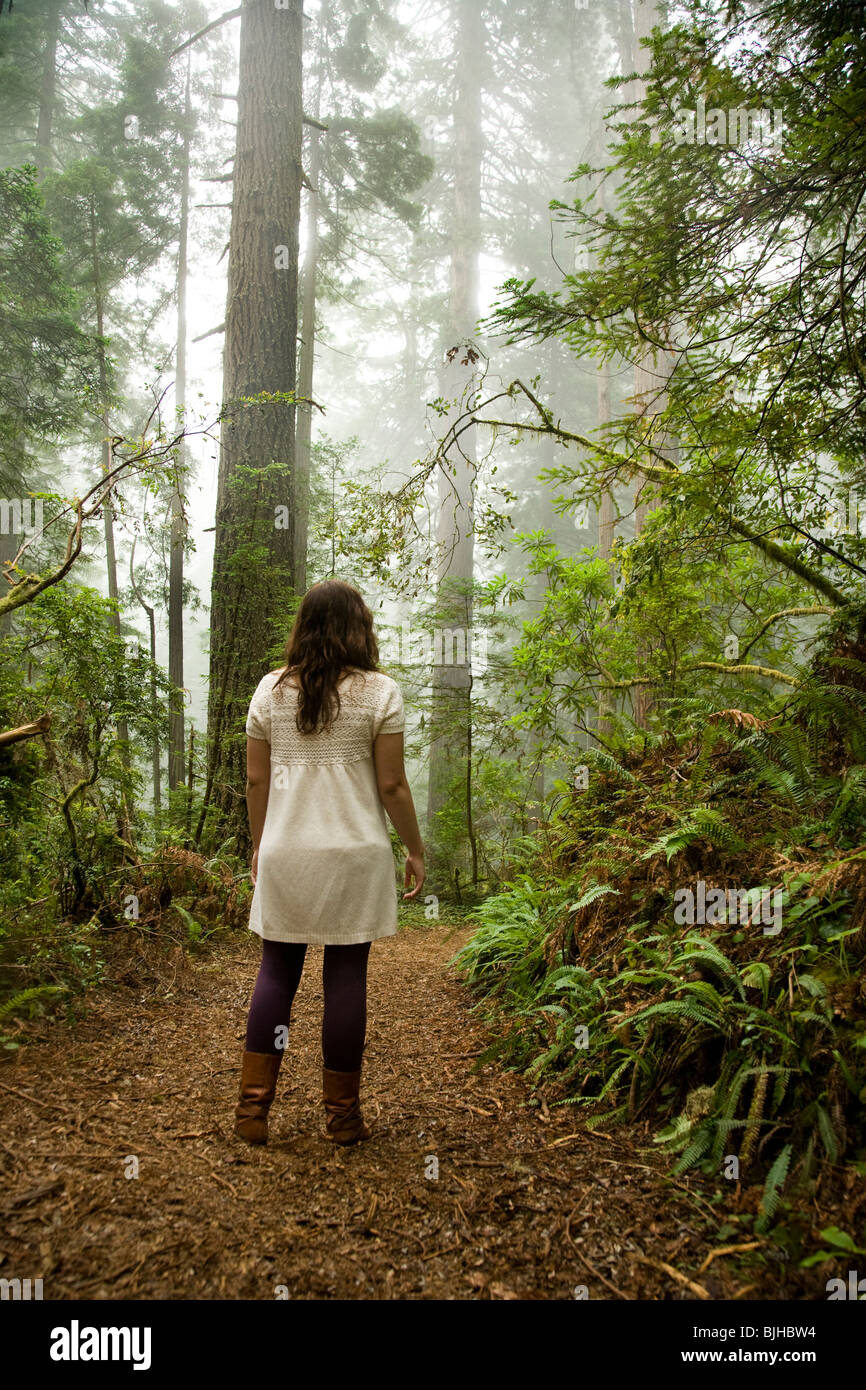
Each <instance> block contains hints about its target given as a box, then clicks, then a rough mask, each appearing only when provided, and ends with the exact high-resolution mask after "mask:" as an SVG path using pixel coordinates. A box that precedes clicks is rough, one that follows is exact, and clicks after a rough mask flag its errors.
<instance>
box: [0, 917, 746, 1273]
mask: <svg viewBox="0 0 866 1390" xmlns="http://www.w3.org/2000/svg"><path fill="white" fill-rule="evenodd" d="M468 935H469V932H468V929H466V928H461V929H460V930H454V929H449V928H448V927H446V926H443V925H440V924H435V925H431V926H429V927H426V928H417V927H413V928H411V929H409V930H401V931H400V932H399V933H398V935H397V936H395V937H391V938H387V939H385V940H383V941H379V942H377V943H376V944H375V945H374V947H373V950H372V953H371V957H370V969H369V1023H368V1033H367V1038H368V1042H367V1051H366V1054H365V1067H364V1074H363V1078H362V1090H361V1099H362V1103H363V1108H364V1113H365V1117H366V1118H367V1121H368V1123H371V1122H373V1121H375V1131H374V1134H373V1137H372V1138H371V1139H370V1140H368V1141H367V1142H366V1143H362V1144H359V1145H355V1146H353V1147H351V1148H348V1149H337V1148H335V1147H334V1146H332V1145H331V1144H329V1143H328V1142H327V1141H326V1140H324V1139H323V1138H322V1137H321V1135H322V1127H323V1116H322V1110H321V1102H320V1090H321V1083H320V1032H319V1030H320V1026H321V954H322V953H321V949H319V948H312V947H311V948H310V949H309V951H308V958H307V964H306V968H305V970H304V977H303V979H302V982H301V987H300V989H299V991H298V996H297V1000H296V1004H295V1009H294V1014H293V1019H292V1028H291V1036H290V1043H289V1050H288V1052H287V1055H286V1059H285V1061H284V1063H283V1067H282V1073H281V1077H280V1083H279V1087H278V1091H277V1099H276V1102H275V1104H274V1107H273V1109H272V1111H271V1139H270V1142H269V1143H268V1145H267V1147H264V1148H258V1149H256V1148H249V1147H248V1146H246V1145H244V1144H242V1143H241V1142H240V1141H238V1140H236V1139H235V1138H234V1136H233V1109H234V1105H235V1101H236V1097H237V1086H238V1080H239V1067H240V1056H241V1052H242V1046H243V1044H242V1040H243V1034H244V1025H245V1020H246V1010H247V1007H248V1003H249V998H250V993H251V989H252V984H253V980H254V977H255V972H256V969H257V963H258V951H259V948H258V942H257V941H256V940H254V938H252V937H251V936H249V935H248V934H246V933H244V934H243V935H240V936H232V937H230V938H228V939H227V940H225V941H223V942H221V943H219V944H216V945H214V946H213V948H212V949H211V950H209V951H207V952H206V953H202V954H200V955H198V956H197V957H194V958H193V959H192V960H189V961H187V963H186V964H182V963H181V964H179V965H178V967H177V970H176V974H175V978H174V980H173V981H172V980H171V979H170V978H169V979H167V980H164V981H158V982H157V988H155V989H154V990H153V991H152V992H151V993H150V994H149V995H147V996H143V995H142V988H141V984H140V983H139V984H138V985H137V987H129V986H127V987H122V988H120V989H116V990H111V991H108V990H98V991H96V992H95V993H94V995H93V996H92V998H91V1011H90V1012H89V1013H88V1014H87V1016H86V1018H85V1019H84V1020H83V1021H81V1022H79V1023H78V1024H77V1026H76V1027H75V1029H74V1030H72V1031H70V1030H68V1029H66V1028H65V1026H64V1027H63V1028H58V1027H54V1028H52V1029H51V1032H50V1037H51V1039H52V1041H51V1042H49V1043H47V1044H42V1045H32V1046H28V1047H24V1048H22V1049H21V1051H20V1052H19V1053H18V1054H16V1060H15V1061H14V1062H12V1063H11V1064H10V1065H7V1066H4V1067H3V1068H2V1069H0V1098H2V1109H3V1113H4V1117H5V1118H4V1123H3V1139H2V1141H0V1169H2V1189H3V1191H2V1198H0V1212H2V1215H3V1221H2V1223H0V1230H2V1232H3V1234H2V1245H0V1276H2V1277H5V1278H13V1277H15V1276H18V1277H21V1278H26V1277H32V1278H37V1277H40V1276H41V1277H42V1278H43V1280H44V1297H45V1298H46V1299H49V1298H54V1299H56V1298H60V1299H78V1298H98V1299H101V1298H106V1299H124V1298H145V1299H178V1298H180V1299H183V1298H191V1299H202V1298H232V1299H233V1298H262V1299H272V1298H274V1297H276V1296H277V1293H276V1290H277V1286H278V1285H285V1286H287V1289H288V1296H289V1297H291V1298H302V1299H303V1298H331V1299H333V1298H349V1299H388V1298H410V1299H411V1298H446V1299H477V1298H494V1299H508V1298H514V1297H518V1298H533V1299H573V1298H574V1297H575V1296H576V1295H575V1288H576V1286H579V1285H583V1286H585V1287H586V1289H587V1290H588V1295H589V1297H591V1298H601V1299H613V1298H617V1297H624V1298H650V1299H652V1298H663V1299H664V1298H695V1297H697V1296H700V1295H698V1294H696V1292H695V1290H694V1289H693V1288H690V1287H689V1286H688V1284H687V1283H685V1282H683V1280H684V1278H691V1279H693V1280H696V1281H697V1283H698V1284H700V1285H703V1286H704V1287H706V1289H707V1290H708V1292H710V1293H711V1294H712V1296H713V1297H733V1296H735V1295H736V1294H737V1292H738V1291H740V1292H743V1293H746V1289H745V1287H744V1286H743V1283H742V1277H740V1279H739V1280H737V1279H736V1278H735V1277H734V1275H733V1271H732V1270H731V1269H730V1262H729V1261H728V1260H727V1259H722V1260H718V1261H714V1262H713V1264H711V1265H710V1266H709V1268H708V1270H707V1271H706V1274H702V1275H698V1274H697V1270H698V1269H699V1267H700V1265H701V1262H702V1261H703V1259H704V1258H705V1256H706V1254H707V1253H708V1252H709V1250H710V1249H712V1248H713V1244H714V1242H713V1231H712V1229H711V1227H710V1228H708V1227H707V1226H706V1225H704V1223H702V1222H701V1221H700V1220H699V1219H698V1218H697V1217H696V1208H695V1206H694V1204H693V1203H692V1202H690V1201H689V1199H688V1196H687V1195H686V1194H685V1192H684V1191H683V1190H682V1189H677V1187H676V1186H674V1185H672V1184H671V1183H670V1181H668V1180H666V1179H665V1178H664V1176H663V1173H662V1171H661V1168H660V1166H659V1167H658V1168H656V1167H654V1166H652V1160H649V1161H647V1160H646V1157H645V1155H643V1154H642V1153H641V1152H639V1151H637V1150H635V1149H634V1148H632V1147H627V1146H626V1145H625V1144H623V1143H620V1142H614V1141H611V1140H610V1139H607V1138H605V1137H602V1136H600V1135H591V1134H588V1133H586V1132H585V1131H582V1130H579V1129H576V1128H575V1124H576V1122H575V1118H574V1114H573V1112H572V1110H571V1108H570V1107H568V1106H563V1107H555V1108H554V1109H553V1110H552V1111H550V1112H549V1113H545V1110H542V1109H538V1108H532V1107H529V1106H527V1101H528V1099H529V1096H530V1092H529V1088H528V1087H527V1086H526V1084H525V1083H524V1082H523V1081H522V1080H520V1078H518V1077H517V1076H515V1075H513V1074H511V1073H509V1072H503V1071H502V1070H500V1068H499V1067H498V1066H496V1065H485V1066H484V1068H483V1069H482V1070H481V1071H479V1072H478V1073H477V1074H476V1073H473V1071H472V1065H473V1054H475V1055H477V1054H478V1052H479V1051H480V1050H481V1049H482V1048H483V1046H484V1044H485V1043H486V1042H488V1041H489V1039H490V1034H489V1033H487V1032H486V1031H485V1029H484V1027H483V1026H482V1025H481V1024H480V1023H479V1021H478V1020H477V1019H475V1018H473V1017H472V1015H471V1013H470V1004H471V999H470V997H469V995H468V993H467V991H466V990H465V989H464V988H463V987H462V986H461V985H460V983H459V982H458V980H457V979H456V977H455V976H454V974H453V971H452V970H450V969H449V968H448V966H447V962H448V960H449V959H450V957H451V956H452V955H453V954H454V952H455V951H456V950H457V949H458V947H459V946H460V945H462V944H463V942H464V941H465V940H466V939H467V937H468ZM139 978H140V977H139ZM169 990H170V994H169V997H166V994H167V992H168V991H169ZM58 1034H60V1035H61V1036H60V1037H58ZM130 1156H135V1157H136V1158H137V1160H138V1165H139V1171H138V1176H137V1177H136V1178H127V1177H126V1176H125V1173H126V1171H129V1170H131V1168H132V1166H133V1165H132V1164H131V1163H130ZM431 1156H435V1158H436V1159H437V1160H438V1178H434V1177H433V1176H432V1173H433V1171H434V1167H435V1165H434V1163H433V1161H432V1159H431ZM428 1175H430V1176H428ZM662 1264H666V1265H668V1266H669V1267H671V1268H672V1269H675V1270H678V1271H679V1274H680V1278H679V1279H678V1278H676V1277H675V1275H674V1274H673V1273H672V1272H670V1271H665V1270H663V1269H662V1268H661V1265H662ZM726 1266H727V1267H728V1268H725V1267H726ZM723 1280H724V1282H722V1281H723ZM752 1287H754V1286H752ZM746 1296H747V1297H748V1293H746ZM752 1296H754V1294H753V1295H752ZM758 1296H760V1295H758Z"/></svg>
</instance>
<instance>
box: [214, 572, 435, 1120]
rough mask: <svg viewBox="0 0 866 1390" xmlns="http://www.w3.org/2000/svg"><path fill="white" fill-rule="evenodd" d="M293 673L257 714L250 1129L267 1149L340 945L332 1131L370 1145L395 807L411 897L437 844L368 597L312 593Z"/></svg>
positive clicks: (261, 690) (330, 1052)
mask: <svg viewBox="0 0 866 1390" xmlns="http://www.w3.org/2000/svg"><path fill="white" fill-rule="evenodd" d="M285 661H286V664H285V666H284V667H282V668H281V669H280V670H278V671H271V672H269V674H268V675H266V676H265V677H263V679H262V680H261V681H260V682H259V684H258V686H257V688H256V692H255V694H254V695H253V698H252V701H251V702H250V708H249V714H248V716H247V726H246V731H247V809H248V811H249V818H250V830H251V833H252V841H253V861H252V880H253V884H254V885H255V887H254V892H253V899H252V903H251V906H250V930H251V931H254V932H256V933H257V934H258V935H259V936H260V937H261V938H262V963H261V967H260V969H259V973H258V977H257V979H256V984H255V989H254V990H253V998H252V1003H251V1005H250V1013H249V1019H248V1022H247V1034H246V1048H245V1051H244V1056H243V1066H242V1074H241V1088H240V1099H239V1101H238V1106H237V1110H236V1112H235V1114H236V1124H235V1130H236V1133H237V1134H238V1135H239V1136H240V1138H242V1139H244V1140H246V1141H247V1143H249V1144H265V1143H267V1138H268V1111H269V1110H270V1107H271V1103H272V1101H273V1099H274V1093H275V1091H276V1085H277V1076H278V1074H279V1070H280V1063H281V1061H282V1058H283V1052H284V1050H285V1046H286V1041H287V1037H288V1028H289V1020H290V1016H291V1010H292V1002H293V1000H294V997H295V991H296V990H297V988H298V985H299V983H300V979H301V972H302V970H303V968H304V957H305V955H306V951H307V946H308V945H309V944H315V945H319V946H324V948H325V951H324V964H323V967H322V984H323V987H324V995H325V1005H324V1017H323V1020H322V1058H323V1068H322V1093H323V1100H324V1105H325V1116H326V1130H327V1135H328V1137H329V1138H330V1139H332V1140H333V1141H334V1142H335V1143H337V1144H353V1143H355V1141H356V1140H358V1139H367V1138H369V1134H370V1131H369V1130H368V1129H367V1127H366V1125H365V1124H364V1121H363V1119H362V1117H361V1108H360V1104H359V1099H358V1094H359V1089H360V1081H361V1057H362V1054H363V1051H364V1039H365V1035H366V1029H367V957H368V955H369V953H370V943H371V942H373V941H376V940H378V939H379V937H381V936H393V935H394V934H395V933H396V931H397V899H396V893H395V882H394V855H393V851H392V849H391V839H390V836H389V834H388V826H387V821H386V820H385V811H387V812H388V815H389V816H390V818H391V820H392V821H393V823H394V827H395V829H396V831H397V833H398V835H399V836H400V838H401V840H402V841H403V843H404V845H405V846H406V850H407V855H406V878H405V886H406V889H407V890H409V888H410V884H411V883H412V882H413V881H414V888H412V889H411V891H407V892H405V893H404V894H403V897H404V899H409V898H417V897H418V894H419V893H420V892H421V888H422V886H423V883H424V846H423V844H422V841H421V835H420V832H419V830H418V820H417V817H416V815H415V806H414V803H413V801H412V793H411V791H410V789H409V784H408V782H407V780H406V771H405V768H404V766H403V728H404V720H403V697H402V695H401V694H400V689H399V687H398V686H397V684H396V683H395V682H394V681H393V680H392V679H391V677H390V676H386V675H385V674H384V672H382V671H380V670H379V649H378V646H377V644H376V638H375V636H374V635H373V615H372V613H371V612H370V610H369V609H368V608H367V605H366V604H365V603H364V600H363V598H362V597H361V595H360V594H359V593H358V590H357V589H355V588H353V587H352V585H351V584H344V583H343V582H342V581H341V580H338V579H330V580H326V581H325V582H323V583H321V584H315V585H314V586H313V588H311V589H310V590H309V591H308V593H307V594H306V596H305V597H304V599H303V602H302V603H301V606H300V608H299V609H298V613H297V617H296V618H295V623H294V626H293V628H292V632H291V636H290V637H289V640H288V642H287V644H286V653H285Z"/></svg>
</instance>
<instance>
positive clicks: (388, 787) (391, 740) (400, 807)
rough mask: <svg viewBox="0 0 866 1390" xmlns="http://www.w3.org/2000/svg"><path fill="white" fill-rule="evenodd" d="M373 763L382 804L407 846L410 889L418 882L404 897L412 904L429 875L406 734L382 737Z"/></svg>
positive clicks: (407, 885)
mask: <svg viewBox="0 0 866 1390" xmlns="http://www.w3.org/2000/svg"><path fill="white" fill-rule="evenodd" d="M373 764H374V766H375V768H376V785H377V786H378V788H379V797H380V799H381V802H382V805H383V806H384V807H385V810H386V811H387V812H388V815H389V816H390V818H391V821H392V823H393V825H394V829H395V830H396V831H397V834H398V835H399V836H400V839H401V840H402V841H403V844H404V845H405V846H406V888H407V889H408V888H409V884H410V881H411V880H412V879H414V881H415V887H414V888H413V889H412V891H411V892H408V891H407V892H406V893H404V894H403V898H404V900H407V901H408V900H410V899H412V898H417V897H418V894H419V893H420V892H421V889H422V887H423V886H424V878H425V872H424V843H423V841H422V839H421V831H420V830H419V828H418V817H417V816H416V814H415V803H414V801H413V800H412V791H411V788H410V786H409V783H408V781H407V778H406V768H405V766H404V763H403V735H402V734H380V735H379V737H378V738H377V739H376V741H375V743H374V744H373Z"/></svg>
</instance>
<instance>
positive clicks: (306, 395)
mask: <svg viewBox="0 0 866 1390" xmlns="http://www.w3.org/2000/svg"><path fill="white" fill-rule="evenodd" d="M315 114H316V117H318V102H317V103H316V113H315ZM321 134H322V132H321V131H320V130H319V128H318V126H312V127H311V129H310V168H309V174H308V178H309V180H310V184H311V185H312V186H311V188H309V189H308V190H307V216H306V238H305V241H306V245H305V248H304V273H303V279H302V287H301V313H302V319H301V350H300V353H299V355H298V363H299V365H298V396H299V397H300V398H301V399H300V403H299V405H298V424H297V439H296V440H295V589H296V590H297V592H298V593H299V594H302V593H305V592H306V589H307V532H308V528H309V519H310V441H311V436H312V428H313V407H312V405H306V404H304V403H303V402H304V401H305V400H309V401H312V397H313V365H314V362H315V355H316V274H317V271H318V262H319V174H320V171H321V160H320V157H319V141H320V139H321Z"/></svg>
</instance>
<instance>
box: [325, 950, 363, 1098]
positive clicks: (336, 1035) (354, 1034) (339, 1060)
mask: <svg viewBox="0 0 866 1390" xmlns="http://www.w3.org/2000/svg"><path fill="white" fill-rule="evenodd" d="M371 944H372V943H371V942H369V941H361V942H359V943H358V944H357V945H354V946H326V947H325V955H324V961H323V964H322V987H323V990H324V995H325V1007H324V1013H323V1016H322V1061H323V1062H324V1065H325V1067H326V1068H327V1069H328V1070H329V1071H342V1072H355V1071H359V1070H360V1067H361V1058H362V1056H363V1053H364V1039H365V1037H366V1033H367V958H368V956H369V954H370V946H371Z"/></svg>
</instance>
